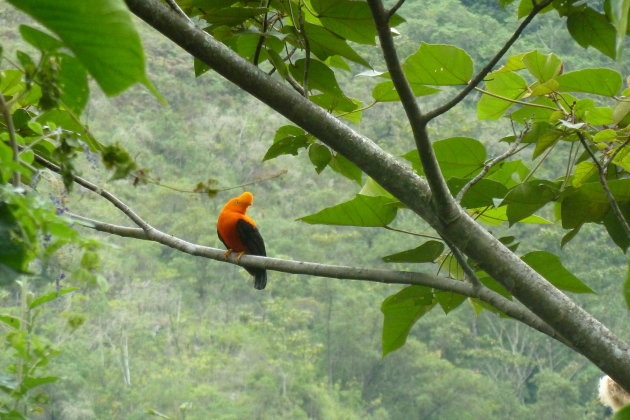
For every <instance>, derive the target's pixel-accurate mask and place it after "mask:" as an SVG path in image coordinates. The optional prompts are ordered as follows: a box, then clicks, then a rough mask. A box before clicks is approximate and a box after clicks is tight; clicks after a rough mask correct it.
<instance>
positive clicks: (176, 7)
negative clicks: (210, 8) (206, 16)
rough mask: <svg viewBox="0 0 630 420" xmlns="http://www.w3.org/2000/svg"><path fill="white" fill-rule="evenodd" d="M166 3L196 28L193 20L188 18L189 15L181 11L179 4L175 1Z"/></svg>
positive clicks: (168, 0)
mask: <svg viewBox="0 0 630 420" xmlns="http://www.w3.org/2000/svg"><path fill="white" fill-rule="evenodd" d="M166 2H167V3H168V5H169V6H170V8H171V9H173V10H174V11H175V12H176V13H177V14H178V15H180V16H181V17H183V18H184V19H186V21H187V22H188V23H189V24H191V25H193V26H195V22H193V21H192V19H191V18H190V17H188V15H187V14H186V13H184V11H183V10H182V9H181V7H179V5H178V4H177V2H176V1H175V0H166Z"/></svg>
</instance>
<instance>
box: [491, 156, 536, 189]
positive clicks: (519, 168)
mask: <svg viewBox="0 0 630 420" xmlns="http://www.w3.org/2000/svg"><path fill="white" fill-rule="evenodd" d="M528 173H529V168H528V167H527V166H525V164H524V163H523V161H521V160H510V161H507V162H505V161H503V162H501V163H499V164H498V165H496V166H494V167H492V169H490V171H489V172H488V175H486V177H485V179H491V180H494V181H497V182H499V183H500V184H502V185H505V186H506V187H507V188H512V187H514V186H516V185H518V184H520V183H521V182H522V181H523V180H524V179H525V177H526V176H527V174H528Z"/></svg>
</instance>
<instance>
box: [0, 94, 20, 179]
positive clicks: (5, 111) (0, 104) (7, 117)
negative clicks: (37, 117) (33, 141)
mask: <svg viewBox="0 0 630 420" xmlns="http://www.w3.org/2000/svg"><path fill="white" fill-rule="evenodd" d="M0 108H1V111H2V116H3V117H4V123H5V124H6V125H7V131H8V132H9V145H10V146H11V150H12V151H13V163H15V164H16V165H19V163H20V160H19V155H20V151H19V149H18V144H17V140H16V139H15V127H14V126H13V117H11V111H10V110H9V106H8V105H7V102H6V101H5V100H4V95H2V93H0ZM20 178H21V177H20V173H19V172H18V171H17V169H15V168H14V169H13V175H12V176H11V184H12V185H13V186H14V187H19V186H20V183H21V181H20Z"/></svg>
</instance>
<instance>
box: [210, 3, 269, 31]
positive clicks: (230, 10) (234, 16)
mask: <svg viewBox="0 0 630 420" xmlns="http://www.w3.org/2000/svg"><path fill="white" fill-rule="evenodd" d="M266 11H267V8H265V7H225V8H221V9H215V10H211V11H209V12H208V13H206V14H204V15H203V19H204V20H205V21H206V22H208V23H210V24H212V25H225V26H236V25H240V24H241V23H243V22H245V21H246V20H247V19H251V18H254V17H256V16H259V15H262V14H263V13H265V12H266Z"/></svg>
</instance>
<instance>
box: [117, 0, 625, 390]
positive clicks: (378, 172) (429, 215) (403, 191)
mask: <svg viewBox="0 0 630 420" xmlns="http://www.w3.org/2000/svg"><path fill="white" fill-rule="evenodd" d="M125 2H126V4H127V5H128V6H129V9H130V10H131V11H132V12H133V13H134V14H136V15H137V16H138V17H140V18H141V19H142V20H144V21H145V22H146V23H148V24H149V25H151V26H153V27H154V28H155V29H156V30H158V31H159V32H161V33H162V34H164V35H165V36H166V37H168V38H170V39H171V40H173V41H174V42H175V43H176V44H178V45H179V46H180V47H182V48H183V49H184V50H186V51H188V52H189V53H190V54H192V55H193V56H195V57H196V58H198V59H199V60H201V61H203V62H204V63H206V64H207V65H208V66H210V67H211V68H212V69H214V70H215V72H217V73H218V74H220V75H222V76H223V77H225V78H226V79H227V80H229V81H231V82H233V83H234V84H236V85H237V86H239V87H240V88H241V89H243V90H244V91H246V92H248V93H250V94H251V95H252V96H254V97H256V98H258V99H260V100H261V101H262V102H263V103H265V104H267V105H269V106H270V107H271V108H272V109H274V110H275V111H276V112H278V113H280V114H281V115H283V116H284V117H286V118H287V119H289V120H290V121H292V122H293V123H294V124H296V125H298V126H299V127H301V128H302V129H304V130H306V131H308V132H309V133H311V134H312V135H314V136H315V137H317V138H318V139H319V140H320V141H322V142H323V143H324V144H326V145H328V146H329V147H331V148H332V149H333V150H335V151H336V152H338V153H341V154H342V155H343V156H345V157H347V158H348V159H350V161H352V162H353V163H354V164H355V165H357V166H358V167H359V168H360V169H361V170H363V172H365V173H366V174H367V175H368V176H370V177H372V178H373V179H374V180H375V181H376V182H378V183H379V184H380V185H381V186H383V188H385V189H386V190H387V191H388V192H389V193H390V194H392V195H393V196H394V197H396V198H398V199H399V200H400V201H401V202H402V203H403V204H405V205H406V206H407V207H408V208H409V209H411V210H412V211H414V212H415V213H416V214H418V215H419V216H421V217H422V218H423V219H424V220H425V221H427V223H428V224H429V225H431V227H433V228H434V229H435V230H436V231H437V232H438V233H439V235H440V236H442V237H443V238H449V239H450V240H451V241H452V242H453V244H455V245H456V246H457V247H458V248H459V249H460V250H461V251H462V252H464V253H465V254H466V255H467V256H469V257H470V258H472V259H473V260H475V261H476V262H477V263H478V264H479V265H480V267H481V268H482V269H483V270H485V271H486V272H487V273H488V274H490V275H491V276H492V277H493V278H494V279H496V280H498V281H500V282H501V283H502V284H503V286H504V287H505V288H506V289H507V290H509V291H510V292H511V293H512V294H513V295H514V296H515V297H516V298H517V299H519V300H520V301H521V302H522V303H523V304H524V305H525V306H527V307H528V308H529V309H530V310H531V311H532V312H534V313H535V314H537V315H538V316H539V317H540V318H541V319H543V320H544V321H545V322H546V323H547V324H549V325H550V326H552V327H553V328H554V329H555V330H556V331H557V332H558V333H559V334H560V335H562V336H563V337H564V338H565V339H566V340H567V341H568V342H569V343H571V345H572V346H573V348H574V349H575V350H576V351H578V352H580V353H581V354H583V355H584V356H586V357H587V358H588V359H589V360H591V362H593V363H594V364H595V365H597V366H598V367H599V368H601V369H602V370H603V371H604V372H606V373H607V374H608V375H609V376H611V377H612V378H613V379H614V380H615V381H616V382H618V383H619V384H620V385H622V386H623V387H625V388H627V389H630V347H629V346H628V344H627V343H625V342H624V341H623V340H621V339H619V337H617V336H615V335H614V334H613V333H612V332H611V331H610V330H608V329H607V328H606V327H605V326H604V325H602V324H601V323H600V322H599V321H597V320H596V319H595V318H593V317H592V316H591V315H590V314H589V313H587V312H586V311H585V310H584V309H582V308H581V307H579V306H578V305H576V304H575V302H573V301H572V300H571V299H570V298H568V297H567V296H566V295H565V294H564V293H562V292H561V291H560V290H558V289H557V288H556V287H554V286H553V285H552V284H550V283H549V282H548V281H546V280H545V279H544V278H543V277H542V276H541V275H540V274H538V273H537V272H536V271H534V270H533V269H532V268H531V267H529V266H528V265H527V264H525V263H524V262H523V261H522V260H521V259H520V258H519V257H518V256H517V255H515V254H514V253H513V252H512V251H510V250H509V249H508V248H507V247H506V246H505V245H503V244H502V243H501V242H500V241H499V240H498V239H497V238H495V237H494V236H492V235H491V234H490V233H489V232H488V231H487V230H486V229H484V228H483V227H482V226H480V225H479V224H478V223H477V222H475V221H474V220H473V218H472V217H470V215H468V214H467V213H466V212H465V211H464V210H463V209H461V208H460V207H459V206H456V207H455V208H456V209H457V211H458V212H459V214H458V215H457V217H456V218H454V219H452V220H451V221H450V223H444V222H443V220H441V219H440V217H438V212H437V211H436V210H435V209H434V207H433V206H432V203H431V191H430V189H429V186H428V184H427V183H426V181H425V180H424V179H423V178H421V177H420V176H418V175H417V174H416V173H415V172H413V171H412V170H410V169H409V168H407V167H405V166H403V165H401V164H400V163H399V162H398V161H397V159H396V158H395V157H394V156H392V155H390V154H388V153H386V152H384V151H383V150H382V149H381V148H379V147H378V146H377V145H376V144H375V143H374V142H373V141H372V140H370V139H369V138H367V137H365V136H363V135H361V134H359V133H357V132H356V131H354V130H352V129H351V128H350V127H348V126H347V125H345V124H343V123H342V122H340V121H338V120H337V119H336V118H335V117H334V116H333V115H329V114H328V113H327V112H326V111H325V110H323V109H322V108H320V107H318V106H316V105H315V104H313V103H312V102H310V101H308V100H306V99H305V98H304V97H302V96H300V95H298V94H297V93H295V92H294V91H293V89H292V88H290V87H289V86H287V85H286V84H283V83H281V82H280V81H278V80H274V79H273V78H272V77H269V76H268V75H266V74H265V73H264V72H262V71H260V69H258V68H257V67H256V66H254V65H252V64H251V63H249V62H247V60H245V59H243V58H242V57H240V56H238V55H237V54H236V53H234V52H233V51H231V50H230V49H229V48H228V47H226V46H225V45H223V44H221V43H220V42H219V41H217V40H215V39H213V38H212V37H211V36H210V35H209V34H207V33H206V32H204V31H201V30H199V29H197V28H193V27H191V26H190V25H188V24H186V22H184V21H183V20H182V19H180V18H179V17H178V16H177V15H175V14H174V13H173V12H172V11H170V10H169V9H168V8H167V7H166V6H164V5H162V4H161V3H160V2H159V1H158V0H125ZM453 202H454V199H453Z"/></svg>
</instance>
